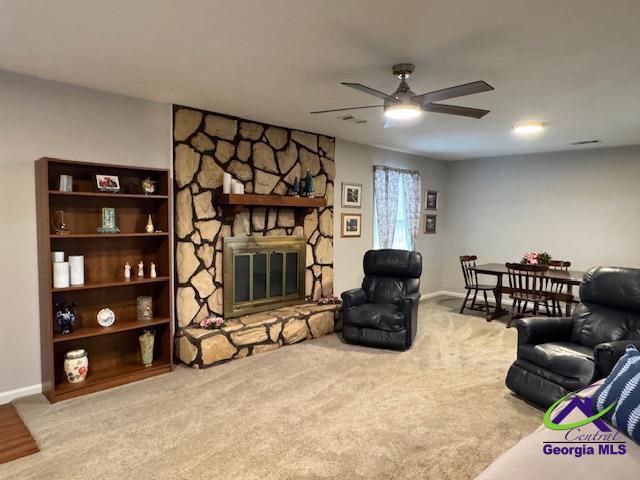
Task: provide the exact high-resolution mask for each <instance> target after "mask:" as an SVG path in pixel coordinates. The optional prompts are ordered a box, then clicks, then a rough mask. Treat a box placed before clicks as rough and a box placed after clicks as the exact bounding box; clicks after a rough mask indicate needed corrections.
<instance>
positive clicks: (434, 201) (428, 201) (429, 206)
mask: <svg viewBox="0 0 640 480" xmlns="http://www.w3.org/2000/svg"><path fill="white" fill-rule="evenodd" d="M424 209H425V210H437V209H438V192H436V191H435V190H425V192H424Z"/></svg>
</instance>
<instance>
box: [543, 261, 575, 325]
mask: <svg viewBox="0 0 640 480" xmlns="http://www.w3.org/2000/svg"><path fill="white" fill-rule="evenodd" d="M569 267H571V262H569V261H566V260H550V261H549V270H556V271H559V272H568V271H569ZM544 288H545V290H546V291H548V292H549V293H550V294H551V298H550V300H549V302H548V303H547V308H548V305H549V303H550V304H551V312H552V313H551V314H552V316H554V317H557V316H559V315H562V312H563V311H564V310H562V305H560V301H559V300H557V299H556V298H554V295H555V294H558V293H567V284H566V283H563V282H559V281H558V280H555V279H553V278H549V277H545V287H544Z"/></svg>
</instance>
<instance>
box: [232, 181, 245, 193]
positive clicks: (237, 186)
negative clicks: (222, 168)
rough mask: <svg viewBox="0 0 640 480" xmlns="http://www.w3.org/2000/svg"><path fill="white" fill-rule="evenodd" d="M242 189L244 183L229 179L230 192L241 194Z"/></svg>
mask: <svg viewBox="0 0 640 480" xmlns="http://www.w3.org/2000/svg"><path fill="white" fill-rule="evenodd" d="M243 190H244V185H243V184H242V183H240V182H239V181H237V180H235V179H234V180H232V181H231V193H235V194H241V193H244V192H243Z"/></svg>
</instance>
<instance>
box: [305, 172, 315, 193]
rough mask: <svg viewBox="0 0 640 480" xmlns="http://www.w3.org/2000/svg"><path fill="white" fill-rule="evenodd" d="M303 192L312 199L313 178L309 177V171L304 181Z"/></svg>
mask: <svg viewBox="0 0 640 480" xmlns="http://www.w3.org/2000/svg"><path fill="white" fill-rule="evenodd" d="M304 191H305V192H306V194H307V196H308V197H311V198H313V192H314V191H315V189H314V188H313V178H312V177H311V172H310V171H309V169H307V176H306V177H305V179H304Z"/></svg>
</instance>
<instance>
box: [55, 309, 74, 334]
mask: <svg viewBox="0 0 640 480" xmlns="http://www.w3.org/2000/svg"><path fill="white" fill-rule="evenodd" d="M75 306H76V304H75V303H72V302H63V303H56V324H55V325H56V333H59V334H61V335H69V334H70V333H73V327H74V325H75V323H76V312H75V310H74V309H73V307H75Z"/></svg>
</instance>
